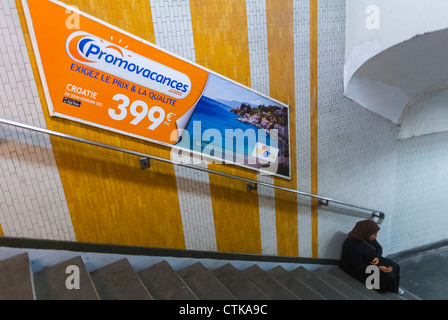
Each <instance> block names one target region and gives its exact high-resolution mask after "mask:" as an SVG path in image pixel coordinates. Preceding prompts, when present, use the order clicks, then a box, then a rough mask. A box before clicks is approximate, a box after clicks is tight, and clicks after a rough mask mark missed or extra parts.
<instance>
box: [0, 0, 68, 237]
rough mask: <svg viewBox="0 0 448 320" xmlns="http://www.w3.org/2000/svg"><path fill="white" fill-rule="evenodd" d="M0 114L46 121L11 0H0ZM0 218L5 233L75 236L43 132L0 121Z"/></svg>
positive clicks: (34, 122)
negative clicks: (27, 129)
mask: <svg viewBox="0 0 448 320" xmlns="http://www.w3.org/2000/svg"><path fill="white" fill-rule="evenodd" d="M0 74H1V77H0V101H1V108H0V117H3V118H7V119H10V120H15V121H19V122H24V123H27V124H31V125H36V126H39V127H44V128H45V127H46V124H45V119H44V115H43V110H42V105H41V103H40V99H39V94H38V92H37V88H36V83H35V80H34V75H33V72H32V70H31V64H30V61H29V56H28V51H27V47H26V44H25V40H24V37H23V31H22V28H21V25H20V20H19V16H18V14H17V8H16V4H15V1H14V0H2V1H1V3H0ZM0 169H1V170H0V223H1V225H2V228H3V231H4V233H5V235H6V236H11V237H29V238H43V239H54V240H76V239H75V234H74V231H73V225H72V222H71V217H70V213H69V211H68V207H67V201H66V199H65V195H64V190H63V188H62V183H61V179H60V176H59V172H58V168H57V165H56V161H55V158H54V154H53V149H52V146H51V142H50V139H49V137H48V136H44V135H38V134H36V133H30V132H29V131H26V130H21V129H18V128H12V127H8V126H1V127H0Z"/></svg>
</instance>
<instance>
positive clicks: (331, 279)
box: [312, 268, 369, 300]
mask: <svg viewBox="0 0 448 320" xmlns="http://www.w3.org/2000/svg"><path fill="white" fill-rule="evenodd" d="M312 273H313V274H314V275H316V276H317V277H319V278H320V279H321V280H322V281H324V282H325V283H327V284H328V285H330V286H331V287H333V288H334V289H335V290H337V291H338V292H340V293H341V294H343V295H344V296H346V297H347V298H348V299H350V300H369V299H368V298H367V297H366V296H365V295H363V294H362V293H361V292H359V291H358V290H357V289H355V288H353V287H351V286H349V285H348V284H346V283H345V282H343V281H342V280H340V279H338V278H337V277H335V276H333V275H331V274H330V273H328V272H326V271H325V270H323V269H322V268H317V269H315V270H313V271H312Z"/></svg>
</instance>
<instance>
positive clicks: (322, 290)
mask: <svg viewBox="0 0 448 320" xmlns="http://www.w3.org/2000/svg"><path fill="white" fill-rule="evenodd" d="M69 266H71V267H70V268H69V269H67V267H69ZM73 266H76V267H73ZM73 270H76V271H73ZM78 275H79V277H77V276H78ZM75 276H76V277H75ZM74 279H78V282H76V280H74ZM67 285H68V287H71V288H72V289H67ZM76 285H79V289H77V288H76V287H75V288H73V286H76ZM0 299H2V300H378V299H381V300H420V299H419V298H418V297H417V296H415V295H413V294H412V293H410V292H406V293H405V294H404V295H401V296H399V295H396V294H393V293H379V292H377V291H374V290H368V289H366V287H365V286H364V285H363V284H362V283H360V282H358V281H356V280H354V279H353V278H351V277H350V276H348V275H347V274H346V273H344V272H342V271H341V270H340V269H339V268H338V267H336V266H333V267H332V268H327V267H325V268H322V267H318V268H316V269H314V270H308V269H306V268H305V267H303V266H299V267H297V268H296V269H294V270H291V271H287V270H286V269H285V268H283V267H282V266H281V265H277V266H275V267H274V268H272V269H270V270H267V271H266V270H263V269H262V268H261V267H260V266H258V265H257V264H253V265H251V266H250V267H248V268H245V269H243V270H238V269H236V268H235V267H234V266H233V265H232V264H231V263H227V264H225V265H223V266H221V267H219V268H216V269H214V270H209V269H207V268H206V267H205V266H204V264H202V263H201V262H196V263H192V264H191V265H189V266H187V267H185V268H182V269H181V270H177V271H175V270H174V269H173V268H172V266H171V265H170V264H169V263H168V262H167V261H166V260H163V261H161V262H158V263H156V264H153V265H151V266H149V267H147V268H144V269H142V270H139V271H136V270H135V269H134V267H133V266H132V265H131V263H130V262H129V260H128V259H127V258H121V259H119V260H117V261H115V262H113V263H110V264H108V265H106V266H104V267H100V268H98V269H96V270H93V271H91V272H89V271H88V270H87V268H86V265H85V264H84V261H83V258H82V257H81V256H75V257H73V258H70V259H68V260H65V261H63V262H59V263H56V264H53V265H50V266H45V267H44V268H43V269H41V270H40V271H38V272H35V273H34V272H33V271H32V268H31V264H30V259H29V256H28V253H27V252H23V253H20V254H17V255H14V256H12V257H9V258H7V259H3V260H2V258H1V257H0Z"/></svg>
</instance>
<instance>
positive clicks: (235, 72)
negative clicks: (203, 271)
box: [190, 0, 261, 254]
mask: <svg viewBox="0 0 448 320" xmlns="http://www.w3.org/2000/svg"><path fill="white" fill-rule="evenodd" d="M190 8H191V18H192V25H193V36H194V44H195V55H196V62H197V63H198V64H200V65H202V66H204V67H206V68H208V69H210V70H213V71H215V72H218V73H220V74H222V75H224V76H226V77H228V78H230V79H233V80H235V81H237V82H239V83H242V84H244V85H246V86H250V64H249V41H248V34H247V15H246V2H245V0H229V1H222V0H190ZM209 168H210V169H213V170H218V171H221V172H226V173H229V174H233V175H238V176H242V177H246V178H249V179H257V176H256V174H255V173H253V172H249V171H248V170H244V169H241V168H238V167H235V166H228V165H225V166H224V165H217V164H210V165H209ZM209 179H210V192H211V198H212V207H213V216H214V222H215V234H216V244H217V249H218V251H221V252H241V253H253V254H257V253H258V254H259V253H261V234H260V217H259V208H258V193H257V192H256V191H251V192H247V191H246V184H245V183H244V182H241V181H234V180H231V179H228V178H224V177H220V176H216V175H209Z"/></svg>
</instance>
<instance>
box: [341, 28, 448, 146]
mask: <svg viewBox="0 0 448 320" xmlns="http://www.w3.org/2000/svg"><path fill="white" fill-rule="evenodd" d="M347 80H348V81H347V83H346V86H345V95H346V96H347V97H348V98H350V99H351V100H354V101H356V102H357V103H359V104H360V105H362V106H364V107H365V108H367V109H369V110H371V111H373V112H375V113H378V114H380V115H381V116H383V117H385V118H387V119H389V120H391V121H392V122H394V123H396V124H400V125H401V128H400V129H401V130H400V137H401V138H407V137H412V136H416V135H422V134H428V133H434V132H440V131H446V130H448V29H443V30H439V31H433V32H428V33H425V34H422V35H417V36H415V37H413V38H411V39H409V40H407V41H403V42H401V43H399V44H396V45H394V46H391V47H389V48H387V49H386V50H384V51H381V52H380V53H378V54H376V55H375V56H373V57H371V58H370V59H368V60H367V61H366V62H364V63H363V64H362V65H361V66H360V67H359V68H358V69H357V70H356V71H355V72H354V73H353V75H352V76H351V77H350V79H347Z"/></svg>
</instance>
